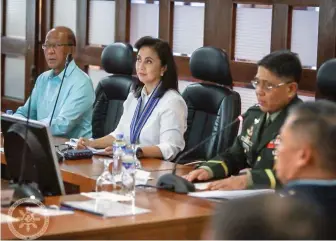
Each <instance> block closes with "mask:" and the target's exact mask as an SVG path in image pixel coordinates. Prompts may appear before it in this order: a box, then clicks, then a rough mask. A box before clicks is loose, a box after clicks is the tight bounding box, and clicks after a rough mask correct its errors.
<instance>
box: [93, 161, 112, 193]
mask: <svg viewBox="0 0 336 241" xmlns="http://www.w3.org/2000/svg"><path fill="white" fill-rule="evenodd" d="M100 160H102V161H103V162H104V170H103V173H102V174H101V175H100V176H99V177H98V178H97V181H96V192H102V191H112V190H113V189H115V188H116V181H115V178H114V176H113V175H112V174H111V172H110V170H109V166H110V164H111V163H112V162H113V159H112V158H100Z"/></svg>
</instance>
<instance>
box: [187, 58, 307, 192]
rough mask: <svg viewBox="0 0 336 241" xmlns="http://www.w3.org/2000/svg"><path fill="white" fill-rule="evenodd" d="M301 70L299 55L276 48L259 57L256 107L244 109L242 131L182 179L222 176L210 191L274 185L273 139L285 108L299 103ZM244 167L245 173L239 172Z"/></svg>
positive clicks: (275, 181)
mask: <svg viewBox="0 0 336 241" xmlns="http://www.w3.org/2000/svg"><path fill="white" fill-rule="evenodd" d="M301 72H302V66H301V63H300V60H299V58H298V57H297V55H296V54H294V53H292V52H289V51H276V52H273V53H271V54H269V55H267V56H265V57H264V58H263V59H262V60H260V61H259V62H258V72H257V74H256V76H255V78H254V80H252V85H253V86H254V88H255V89H256V95H257V99H258V106H253V107H251V108H250V109H248V111H247V112H246V114H245V119H244V122H243V126H242V132H241V134H240V135H239V136H238V137H237V138H236V140H235V142H234V144H233V146H232V147H230V148H229V149H228V150H226V151H225V152H224V153H221V154H220V155H218V156H217V157H215V158H213V160H209V161H207V162H206V163H204V164H202V165H201V166H199V167H198V168H197V169H196V170H193V171H192V172H190V173H189V174H188V175H186V176H185V178H186V179H187V180H189V181H195V180H200V181H205V180H209V179H213V178H214V179H222V180H219V181H215V182H212V183H210V184H209V186H208V189H209V190H218V189H226V190H235V189H246V188H276V186H277V185H278V182H277V179H276V177H275V175H274V172H273V166H274V151H275V143H274V142H275V138H276V136H277V135H278V134H279V130H280V127H281V126H282V124H283V122H284V121H285V118H286V116H287V112H288V109H289V108H290V107H291V106H293V105H295V104H297V103H300V102H301V100H300V99H299V98H298V97H297V89H298V82H299V80H300V78H301ZM244 169H245V172H244V174H243V175H239V173H240V172H241V171H242V170H244ZM223 178H224V179H223Z"/></svg>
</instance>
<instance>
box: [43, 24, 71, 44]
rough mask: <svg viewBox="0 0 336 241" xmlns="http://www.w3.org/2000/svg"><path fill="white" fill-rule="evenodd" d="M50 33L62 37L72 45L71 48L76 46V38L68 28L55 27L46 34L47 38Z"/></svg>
mask: <svg viewBox="0 0 336 241" xmlns="http://www.w3.org/2000/svg"><path fill="white" fill-rule="evenodd" d="M50 33H57V34H58V35H64V36H65V38H66V39H67V42H68V43H69V44H72V45H73V46H76V36H75V34H74V32H73V31H72V30H71V29H70V28H68V27H65V26H58V27H55V28H53V29H51V30H50V31H49V32H48V33H47V36H48V35H49V34H50Z"/></svg>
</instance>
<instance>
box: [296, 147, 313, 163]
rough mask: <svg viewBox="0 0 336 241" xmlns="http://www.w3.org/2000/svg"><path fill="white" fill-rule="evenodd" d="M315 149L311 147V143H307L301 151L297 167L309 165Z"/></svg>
mask: <svg viewBox="0 0 336 241" xmlns="http://www.w3.org/2000/svg"><path fill="white" fill-rule="evenodd" d="M313 155H314V153H313V150H312V148H311V147H310V145H305V146H304V147H303V148H302V149H301V150H300V153H299V155H298V156H299V158H298V160H297V167H298V168H304V167H306V166H308V165H311V164H312V163H311V162H312V160H313Z"/></svg>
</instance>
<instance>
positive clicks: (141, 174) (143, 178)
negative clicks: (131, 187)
mask: <svg viewBox="0 0 336 241" xmlns="http://www.w3.org/2000/svg"><path fill="white" fill-rule="evenodd" d="M121 175H122V174H120V175H116V176H115V177H114V178H115V182H117V183H118V182H121ZM153 179H154V178H152V177H150V172H147V171H145V170H140V169H137V170H136V171H135V185H145V184H147V181H148V180H153Z"/></svg>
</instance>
